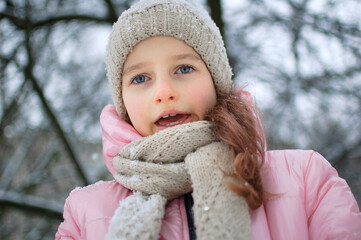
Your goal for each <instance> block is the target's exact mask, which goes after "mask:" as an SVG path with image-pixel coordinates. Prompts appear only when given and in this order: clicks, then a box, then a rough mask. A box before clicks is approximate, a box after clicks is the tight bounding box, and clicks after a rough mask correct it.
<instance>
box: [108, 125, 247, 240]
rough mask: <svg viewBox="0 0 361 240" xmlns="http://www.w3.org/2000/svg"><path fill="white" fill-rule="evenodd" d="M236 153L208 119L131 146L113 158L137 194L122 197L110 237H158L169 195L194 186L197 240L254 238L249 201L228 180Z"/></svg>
mask: <svg viewBox="0 0 361 240" xmlns="http://www.w3.org/2000/svg"><path fill="white" fill-rule="evenodd" d="M233 158H234V153H233V151H231V149H230V148H229V146H228V145H226V144H224V143H222V142H220V141H217V138H216V136H215V131H214V128H213V125H212V124H211V123H209V122H206V121H198V122H192V123H188V124H183V125H179V126H175V127H171V128H167V129H164V130H162V131H159V132H157V133H156V134H154V135H151V136H148V137H145V138H142V139H140V140H136V141H133V142H131V143H129V144H127V145H125V147H124V148H123V149H122V151H121V152H120V154H119V155H118V156H117V157H115V158H114V160H113V165H114V168H115V170H116V172H115V174H114V178H115V179H116V181H117V182H119V183H120V184H121V185H123V186H125V187H127V188H129V189H132V190H135V193H134V194H133V195H131V196H129V197H127V198H126V199H124V200H122V201H121V202H120V205H119V207H118V209H117V210H116V212H115V214H114V216H113V218H112V219H111V221H110V226H109V230H108V233H107V236H106V239H108V240H110V239H112V240H113V239H150V240H153V239H154V240H155V239H158V238H159V233H160V229H161V224H162V218H163V215H164V212H165V205H166V203H167V200H172V199H175V198H177V197H180V196H182V195H184V194H185V193H188V192H191V191H192V190H193V193H192V196H193V199H194V207H193V212H194V222H195V226H196V233H197V239H201V240H202V239H250V217H249V213H248V206H247V203H246V201H245V200H244V199H243V198H242V197H239V196H237V195H236V194H235V193H233V192H232V191H230V190H229V188H228V186H227V185H226V184H225V182H224V179H225V178H226V176H225V175H224V172H229V171H232V162H233Z"/></svg>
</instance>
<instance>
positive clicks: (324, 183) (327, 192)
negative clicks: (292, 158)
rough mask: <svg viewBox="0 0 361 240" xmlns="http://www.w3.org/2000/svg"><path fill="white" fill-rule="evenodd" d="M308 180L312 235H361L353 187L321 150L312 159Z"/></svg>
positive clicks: (307, 203)
mask: <svg viewBox="0 0 361 240" xmlns="http://www.w3.org/2000/svg"><path fill="white" fill-rule="evenodd" d="M304 181H305V207H306V214H307V216H308V227H309V237H310V239H361V213H360V210H359V207H358V205H357V202H356V200H355V198H354V196H353V194H352V192H351V189H350V187H349V186H348V185H347V183H346V181H345V180H344V179H342V178H340V177H339V176H338V174H337V172H336V170H335V169H334V168H333V167H332V166H331V165H330V163H329V162H328V161H327V160H326V159H325V158H323V157H322V156H321V155H320V154H318V153H314V154H313V155H312V157H311V158H310V159H309V162H308V166H307V170H306V175H305V180H304Z"/></svg>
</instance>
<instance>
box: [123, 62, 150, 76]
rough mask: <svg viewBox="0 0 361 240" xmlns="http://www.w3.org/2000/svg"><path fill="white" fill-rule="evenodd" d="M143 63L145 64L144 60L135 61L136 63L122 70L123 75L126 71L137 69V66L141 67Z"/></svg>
mask: <svg viewBox="0 0 361 240" xmlns="http://www.w3.org/2000/svg"><path fill="white" fill-rule="evenodd" d="M144 65H146V62H141V63H137V64H134V65H132V66H130V67H127V68H125V69H124V70H123V74H122V75H123V76H124V75H126V74H127V73H129V72H131V71H134V70H137V69H138V68H142V67H143V66H144Z"/></svg>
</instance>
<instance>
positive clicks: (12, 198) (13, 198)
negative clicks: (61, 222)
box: [0, 190, 63, 219]
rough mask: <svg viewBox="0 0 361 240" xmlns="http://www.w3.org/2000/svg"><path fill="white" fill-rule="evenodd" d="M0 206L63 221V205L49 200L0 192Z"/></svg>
mask: <svg viewBox="0 0 361 240" xmlns="http://www.w3.org/2000/svg"><path fill="white" fill-rule="evenodd" d="M0 205H1V206H12V207H16V208H18V209H21V210H24V211H31V212H33V213H37V214H41V215H46V216H49V217H53V218H57V219H63V204H62V203H58V202H55V201H52V200H49V199H43V198H40V197H35V196H28V195H25V194H20V193H16V192H10V191H4V190H0Z"/></svg>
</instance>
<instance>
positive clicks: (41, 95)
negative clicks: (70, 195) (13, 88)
mask: <svg viewBox="0 0 361 240" xmlns="http://www.w3.org/2000/svg"><path fill="white" fill-rule="evenodd" d="M30 31H31V29H27V31H26V38H25V43H26V52H27V57H28V63H27V65H26V66H25V69H24V75H25V77H26V79H27V80H28V81H30V82H31V83H32V85H33V89H34V91H35V92H36V93H37V95H38V96H39V99H40V101H41V103H42V105H43V107H44V110H45V112H46V114H47V115H48V116H49V118H50V120H51V122H52V123H53V125H54V127H55V129H56V131H57V133H58V135H59V137H60V139H61V140H62V142H63V144H64V146H65V149H66V151H67V152H68V154H69V156H70V159H71V160H72V161H73V163H74V165H75V167H76V170H77V172H78V174H79V176H80V178H81V179H82V181H83V183H84V184H85V185H88V184H89V183H90V181H89V180H88V178H87V176H86V173H85V171H84V169H83V167H82V166H81V163H80V161H79V159H78V157H77V156H76V154H75V151H74V150H73V148H72V146H71V144H70V141H69V140H68V138H67V136H66V134H65V131H64V130H63V128H62V127H61V125H60V123H59V121H58V119H57V117H56V116H55V113H54V111H53V110H52V108H51V107H50V105H49V104H48V102H47V100H46V98H45V95H44V93H43V90H42V89H41V87H40V85H39V84H38V81H37V79H36V77H35V75H34V73H33V66H34V57H33V53H32V49H31V44H30V38H31V32H30Z"/></svg>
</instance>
